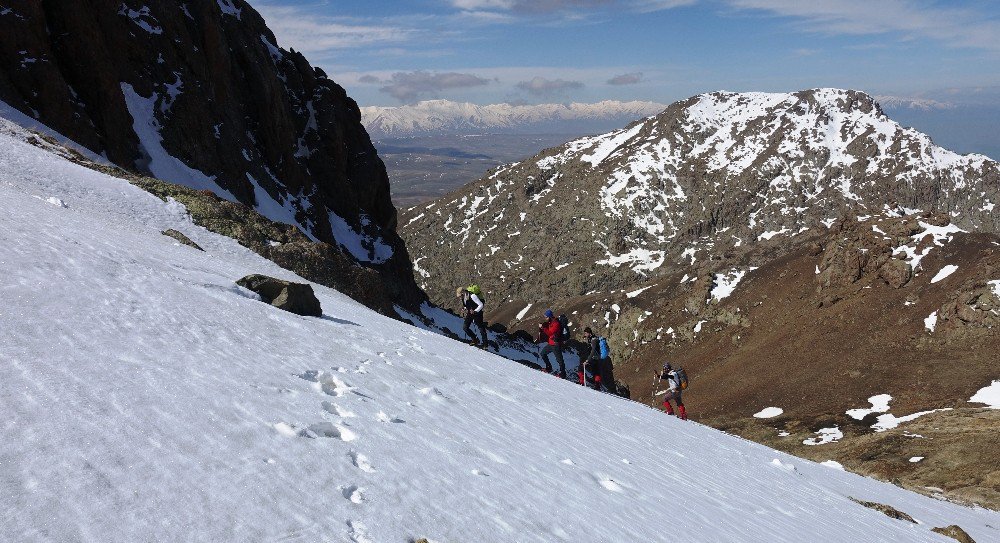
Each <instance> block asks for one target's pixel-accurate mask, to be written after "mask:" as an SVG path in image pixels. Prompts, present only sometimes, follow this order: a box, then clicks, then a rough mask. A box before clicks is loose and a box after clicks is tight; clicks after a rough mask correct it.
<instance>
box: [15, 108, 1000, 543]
mask: <svg viewBox="0 0 1000 543" xmlns="http://www.w3.org/2000/svg"><path fill="white" fill-rule="evenodd" d="M4 128H5V130H4V131H2V132H0V224H2V231H3V232H4V237H5V242H4V243H3V244H0V262H3V263H4V265H5V268H4V272H5V277H6V281H4V286H3V287H0V288H3V289H4V291H5V297H4V298H5V299H6V300H8V304H7V308H8V310H5V311H3V312H0V344H2V345H4V352H3V358H4V364H2V365H0V409H3V411H4V413H6V414H7V416H6V420H7V422H6V426H5V437H6V439H4V440H3V443H2V444H0V459H3V462H2V465H3V466H4V469H3V470H0V477H2V479H3V482H4V488H5V489H7V492H6V493H5V494H6V495H5V507H4V508H3V511H4V513H3V523H2V524H0V534H2V537H0V538H2V539H5V540H17V541H31V540H59V541H137V540H148V539H150V538H151V537H152V538H155V539H158V540H186V541H192V540H194V541H247V540H288V539H303V540H309V541H354V542H358V543H361V542H383V541H384V542H389V541H408V540H410V539H415V538H421V537H426V538H429V539H430V540H434V541H452V540H458V541H484V542H485V541H509V540H517V541H574V542H577V541H624V540H659V539H662V538H663V537H665V530H672V531H674V532H676V531H679V532H680V533H684V534H686V535H687V536H688V537H690V538H692V539H696V540H702V541H736V540H739V541H802V540H810V539H813V538H815V537H818V536H820V537H822V538H823V540H824V541H844V542H854V541H872V542H882V541H884V542H893V541H921V542H923V541H927V542H932V541H933V542H945V541H948V539H946V538H944V537H943V536H941V535H938V534H936V533H933V532H932V531H931V528H933V527H942V526H948V525H952V524H957V525H959V526H961V527H962V528H963V529H964V530H966V531H967V532H968V533H969V534H971V535H972V537H974V538H976V540H978V541H981V542H982V541H991V540H997V539H998V537H1000V532H998V528H997V526H1000V514H998V513H996V512H990V511H986V510H983V509H976V508H967V507H960V506H957V505H954V504H950V503H947V502H942V501H938V500H933V499H930V498H926V497H923V496H919V495H917V494H913V493H910V492H907V491H904V490H902V489H899V488H897V487H894V486H892V485H888V484H883V483H878V482H875V481H872V480H869V479H864V478H861V477H857V476H855V475H851V474H847V473H844V472H841V471H838V470H836V469H831V468H829V467H826V466H820V465H817V464H813V463H811V462H807V461H802V460H798V459H795V458H792V457H789V456H787V455H784V454H782V453H778V452H775V451H773V450H770V449H767V448H765V447H762V446H759V445H755V444H752V443H749V442H746V441H743V440H740V439H738V438H734V437H732V436H728V435H725V434H722V433H720V432H717V431H715V430H711V429H709V428H706V427H703V426H700V425H698V424H694V423H685V422H681V421H678V420H676V419H673V418H669V417H665V416H663V415H662V414H660V413H657V412H655V411H653V410H650V409H648V408H646V407H644V406H642V405H640V404H637V403H633V402H627V401H625V400H622V399H618V398H614V397H611V396H608V395H603V394H596V393H593V392H592V391H588V390H585V389H584V388H582V387H579V386H574V385H571V384H569V383H566V382H562V381H559V380H556V379H552V378H550V377H547V376H543V375H541V374H539V373H538V372H535V371H532V370H529V369H527V368H523V367H521V366H520V365H517V364H513V363H511V362H509V361H506V360H504V359H501V358H499V357H495V356H492V355H489V354H486V353H483V352H481V351H478V350H475V349H471V348H469V347H468V346H465V345H462V344H460V343H457V342H454V341H451V340H448V339H447V338H444V337H442V336H440V335H437V334H435V333H431V332H427V331H422V330H418V329H415V328H413V327H410V326H407V325H404V324H402V323H400V322H398V321H394V320H391V319H388V318H386V317H383V316H381V315H378V314H376V313H374V312H372V311H369V310H367V309H366V308H364V307H362V306H360V305H358V304H357V303H355V302H353V301H351V300H350V299H348V298H347V297H346V296H343V295H342V294H340V293H338V292H336V291H332V290H330V289H327V288H325V287H322V286H319V285H313V288H314V289H315V290H316V293H317V295H318V297H319V299H320V300H321V302H322V304H323V308H324V316H323V317H322V318H306V317H299V316H295V315H292V314H289V313H284V312H281V311H279V310H277V309H275V308H273V307H271V306H269V305H267V304H263V303H260V302H259V301H258V300H257V299H256V298H255V296H254V295H252V294H251V293H249V292H248V291H245V290H242V289H240V288H239V287H236V286H235V285H234V281H235V280H236V279H238V278H239V277H242V276H244V275H246V274H248V273H254V272H263V273H267V274H270V275H274V276H277V277H283V278H287V279H291V280H300V281H301V279H300V278H297V277H295V276H294V275H293V274H291V273H289V272H287V271H285V270H282V269H281V268H279V267H277V266H276V265H274V264H273V263H271V262H269V261H267V260H264V259H262V258H260V257H259V256H257V255H255V254H253V253H252V252H251V251H249V250H248V249H246V248H244V247H242V246H240V245H238V244H237V243H236V242H234V241H233V240H232V239H230V238H226V237H222V236H219V235H216V234H212V233H210V232H208V231H206V230H204V229H202V228H200V227H197V226H194V225H193V224H192V223H191V222H190V219H189V217H188V215H187V214H186V212H185V210H184V208H183V206H180V205H179V204H177V203H176V202H174V201H171V202H163V201H161V200H159V199H157V198H155V197H153V196H152V195H150V194H147V193H145V192H143V191H141V190H139V189H138V188H136V187H133V186H131V185H129V184H127V183H125V182H123V181H122V180H120V179H117V178H113V177H109V176H106V175H103V174H101V173H98V172H95V171H93V170H89V169H85V168H83V167H80V166H78V165H76V164H73V163H71V162H69V161H66V160H64V159H63V158H61V157H59V156H58V155H55V154H52V153H50V152H48V151H46V150H44V149H41V148H39V147H37V146H35V145H31V144H28V143H26V141H25V140H27V139H30V137H31V136H30V135H26V134H24V133H23V132H19V131H18V129H17V128H16V127H15V126H13V125H9V124H6V123H5V126H4ZM165 228H175V229H178V230H180V231H182V232H184V233H185V234H187V235H188V236H189V237H191V238H192V239H193V240H194V241H196V242H197V243H198V244H199V245H200V246H201V247H203V248H205V250H206V251H205V252H201V251H196V250H194V249H191V248H189V247H186V246H182V245H180V244H178V243H176V242H174V241H173V240H171V239H170V238H167V237H165V236H163V235H161V234H160V231H161V230H163V229H165ZM13 308H16V310H10V309H13ZM570 412H572V413H573V415H572V416H569V417H568V416H567V413H570ZM594 421H603V422H604V424H601V425H600V426H599V427H598V428H599V431H595V425H594ZM851 498H855V499H858V500H861V501H870V502H877V503H882V504H887V505H890V506H892V507H895V508H896V509H899V510H901V511H904V512H906V513H907V514H909V515H911V516H912V517H913V518H914V519H915V520H916V521H917V522H916V523H910V522H905V521H901V520H895V519H891V518H889V517H888V516H885V515H883V514H882V513H880V512H877V511H873V510H871V509H867V508H865V507H862V506H861V505H859V504H858V503H856V502H854V501H852V500H851ZM594 507H599V509H600V511H601V512H602V513H601V515H602V517H601V518H602V519H603V521H602V522H586V521H585V519H586V518H587V515H586V514H585V513H584V512H585V511H591V510H593V508H594ZM665 508H668V509H669V512H670V522H669V527H664V520H663V519H664V509H665ZM553 513H555V514H553ZM671 533H673V532H671Z"/></svg>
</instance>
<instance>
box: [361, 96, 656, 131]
mask: <svg viewBox="0 0 1000 543" xmlns="http://www.w3.org/2000/svg"><path fill="white" fill-rule="evenodd" d="M665 107H666V106H665V105H663V104H658V103H655V102H640V101H632V102H618V101H614V100H605V101H602V102H598V103H595V104H582V103H576V102H574V103H571V104H538V105H511V104H490V105H485V106H480V105H476V104H470V103H467V102H452V101H449V100H425V101H423V102H418V103H416V104H413V105H406V106H398V107H383V106H369V107H363V108H361V123H362V124H364V125H365V128H367V129H368V132H369V133H370V134H371V135H372V137H373V138H385V137H401V136H414V135H421V134H441V133H466V132H469V131H472V132H519V133H529V132H553V131H555V132H560V133H561V132H563V131H564V130H563V129H562V128H560V126H565V125H566V123H574V122H590V123H591V124H593V123H608V122H611V123H615V124H618V125H621V124H626V123H629V122H631V121H634V120H636V119H640V118H642V117H645V116H648V115H655V114H656V113H659V112H660V111H663V109H664V108H665ZM574 126H575V125H574ZM584 133H586V132H584ZM590 133H593V132H590Z"/></svg>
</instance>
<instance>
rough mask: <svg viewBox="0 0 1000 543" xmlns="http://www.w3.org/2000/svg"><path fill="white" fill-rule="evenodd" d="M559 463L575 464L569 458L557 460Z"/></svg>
mask: <svg viewBox="0 0 1000 543" xmlns="http://www.w3.org/2000/svg"><path fill="white" fill-rule="evenodd" d="M559 463H560V464H566V465H567V466H575V465H576V462H574V461H572V460H570V459H569V458H564V459H562V460H560V461H559Z"/></svg>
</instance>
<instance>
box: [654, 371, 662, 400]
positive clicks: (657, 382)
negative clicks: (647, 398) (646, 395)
mask: <svg viewBox="0 0 1000 543" xmlns="http://www.w3.org/2000/svg"><path fill="white" fill-rule="evenodd" d="M660 381H661V379H659V376H656V377H653V405H656V393H657V392H659V391H660Z"/></svg>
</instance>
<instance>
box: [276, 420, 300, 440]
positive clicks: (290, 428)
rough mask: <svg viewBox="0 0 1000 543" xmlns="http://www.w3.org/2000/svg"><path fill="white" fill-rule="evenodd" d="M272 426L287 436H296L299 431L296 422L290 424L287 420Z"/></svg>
mask: <svg viewBox="0 0 1000 543" xmlns="http://www.w3.org/2000/svg"><path fill="white" fill-rule="evenodd" d="M272 427H273V428H274V430H275V431H276V432H278V433H279V434H281V435H283V436H285V437H294V436H296V435H298V433H299V431H298V429H297V428H296V427H295V425H294V424H288V423H287V422H279V423H277V424H275V425H273V426H272Z"/></svg>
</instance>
